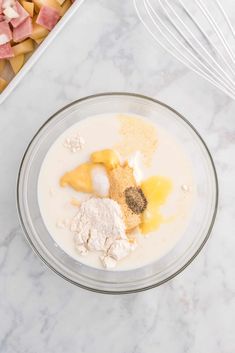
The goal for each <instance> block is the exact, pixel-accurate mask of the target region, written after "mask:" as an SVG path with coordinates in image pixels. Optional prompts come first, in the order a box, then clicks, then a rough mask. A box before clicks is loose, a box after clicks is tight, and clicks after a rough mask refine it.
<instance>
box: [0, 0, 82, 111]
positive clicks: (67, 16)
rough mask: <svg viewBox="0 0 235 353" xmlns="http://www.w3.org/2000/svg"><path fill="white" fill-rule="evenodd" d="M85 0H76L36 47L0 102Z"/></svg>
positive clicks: (1, 95) (0, 96) (0, 98)
mask: <svg viewBox="0 0 235 353" xmlns="http://www.w3.org/2000/svg"><path fill="white" fill-rule="evenodd" d="M83 1H84V0H75V2H74V3H73V4H72V6H71V7H70V8H69V9H68V11H67V12H66V13H65V15H64V16H63V17H62V18H61V19H60V21H59V22H58V23H57V25H56V26H55V27H54V28H53V30H52V31H51V32H50V33H49V34H48V36H47V37H46V38H45V40H44V41H43V42H42V43H41V44H40V45H39V46H38V48H36V50H35V52H34V53H33V54H32V56H31V57H30V58H29V59H28V60H27V62H26V63H25V65H24V66H23V67H22V69H21V70H20V71H19V72H18V73H17V74H16V76H15V77H14V78H13V79H12V80H11V81H10V83H9V84H8V86H7V87H6V88H5V89H4V91H3V92H2V93H0V104H1V103H2V102H3V101H4V100H5V99H6V98H7V97H8V95H9V94H10V93H11V92H12V91H13V89H14V88H15V87H16V86H17V85H18V83H19V82H20V81H21V80H22V78H23V77H24V76H25V74H26V73H27V72H28V71H29V70H30V69H31V67H32V66H33V65H34V64H35V62H36V61H37V60H38V59H39V57H40V56H41V55H42V53H43V52H44V50H45V49H46V48H47V47H48V46H49V44H50V43H51V42H52V41H53V39H54V38H55V37H56V36H57V35H58V33H59V32H60V31H61V29H62V28H63V27H64V25H65V24H66V22H67V21H68V20H69V19H70V18H71V17H72V16H73V15H74V13H75V12H76V11H77V9H78V8H79V7H80V6H81V4H82V3H83Z"/></svg>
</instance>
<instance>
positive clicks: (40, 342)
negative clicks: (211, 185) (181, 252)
mask: <svg viewBox="0 0 235 353" xmlns="http://www.w3.org/2000/svg"><path fill="white" fill-rule="evenodd" d="M104 91H127V92H137V93H142V94H145V95H149V96H152V97H155V98H157V99H159V100H162V101H163V102H165V103H167V104H169V105H171V106H173V107H174V108H175V109H176V110H178V111H179V112H180V113H182V114H183V115H184V116H186V117H187V118H188V119H189V121H190V122H191V123H192V124H194V126H195V127H196V128H197V129H198V131H199V132H200V133H201V135H202V136H203V138H204V139H205V141H206V143H207V144H208V146H209V149H210V150H211V152H212V155H213V157H214V161H215V164H216V168H217V172H218V177H219V183H220V201H219V210H218V216H217V220H216V223H215V226H214V229H213V232H212V235H211V238H210V240H209V241H208V243H207V244H206V246H205V248H204V249H203V250H202V252H201V253H200V255H199V256H198V257H197V258H196V259H195V261H194V262H193V263H192V264H191V265H190V266H189V267H188V268H187V269H186V270H185V271H184V272H183V273H181V274H180V275H179V276H177V277H176V278H175V279H173V280H171V281H170V282H168V283H166V284H164V285H162V286H161V287H159V288H156V289H152V290H149V291H147V292H143V293H138V294H133V295H122V296H107V295H101V294H95V293H91V292H88V291H85V290H82V289H80V288H76V287H75V286H73V285H71V284H69V283H66V282H65V281H64V280H63V279H61V278H60V277H58V276H57V275H55V274H54V273H52V272H51V271H50V270H49V269H48V268H46V267H45V265H44V264H42V262H41V261H40V260H39V259H38V258H37V257H36V255H35V254H34V253H33V252H32V250H31V248H30V247H29V246H28V244H27V243H26V242H25V240H24V236H23V232H22V230H21V228H20V225H19V221H18V217H17V211H16V200H15V198H16V191H15V188H16V176H17V171H18V167H19V163H20V161H21V158H22V154H23V153H24V150H25V148H26V147H27V144H28V143H29V141H30V139H31V137H32V135H33V134H34V133H35V132H36V131H37V129H38V128H39V127H40V125H41V124H42V123H44V122H45V120H46V119H47V118H48V117H49V116H50V115H51V114H52V113H54V112H55V111H56V110H58V109H59V108H61V107H62V106H64V105H65V104H68V103H69V102H71V101H73V100H75V99H77V98H80V97H83V96H86V95H90V94H94V93H98V92H104ZM0 144H1V148H0V155H1V158H0V160H1V174H0V195H1V197H0V229H1V237H0V326H1V329H0V352H1V353H44V352H48V353H64V352H66V353H73V352H84V353H88V352H89V353H90V352H102V353H109V352H112V353H120V352H122V353H127V352H128V353H146V352H147V353H151V352H153V353H155V352H164V353H171V352H174V353H178V352H180V353H182V352H184V353H189V352H190V353H191V352H192V353H194V352H197V353H204V352H213V353H234V352H235V336H234V327H235V251H234V249H235V207H234V204H235V182H234V180H235V157H234V156H235V102H233V101H232V100H231V99H230V98H228V97H226V96H225V95H224V94H222V93H220V92H219V91H218V90H216V89H215V88H214V87H212V86H211V85H210V84H209V83H207V82H205V81H203V80H202V79H201V78H200V77H198V76H196V75H195V74H193V73H192V72H190V71H189V70H188V69H186V68H185V67H183V66H182V65H181V64H180V63H178V62H176V61H175V59H173V58H172V57H170V56H169V55H168V54H166V52H164V51H163V50H162V49H161V48H160V47H158V46H157V45H156V44H155V43H154V42H153V41H152V39H151V38H150V37H149V35H148V33H147V32H146V31H145V29H144V28H143V26H142V25H141V24H140V22H139V20H138V19H137V16H136V14H135V11H134V8H133V4H132V0H125V1H117V0H98V1H95V0H86V1H85V3H84V4H83V5H82V7H81V8H80V9H79V10H78V11H77V13H76V14H75V15H74V17H73V18H72V20H71V21H70V22H69V23H68V24H67V25H66V27H65V28H64V29H63V31H62V32H61V34H60V35H59V36H58V38H57V39H56V40H55V41H54V42H53V44H52V45H51V46H50V47H49V48H48V49H47V50H46V52H45V53H44V54H43V56H42V57H41V58H40V60H39V61H38V62H37V64H36V65H35V66H34V68H33V69H32V70H31V71H30V72H29V74H28V75H27V76H26V77H25V78H24V79H23V81H22V82H21V83H20V85H19V86H18V87H17V88H16V89H15V91H14V92H13V93H12V94H11V95H10V97H9V98H8V99H7V100H6V101H5V102H4V103H3V104H2V105H1V106H0Z"/></svg>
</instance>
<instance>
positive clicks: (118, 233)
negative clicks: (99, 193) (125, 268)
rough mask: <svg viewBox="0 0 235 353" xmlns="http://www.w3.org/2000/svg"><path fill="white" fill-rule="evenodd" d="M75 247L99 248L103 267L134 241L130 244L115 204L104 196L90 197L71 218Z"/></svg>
mask: <svg viewBox="0 0 235 353" xmlns="http://www.w3.org/2000/svg"><path fill="white" fill-rule="evenodd" d="M70 229H71V231H72V232H73V233H74V244H75V247H76V249H77V251H78V252H79V253H80V254H82V255H86V254H87V252H88V251H101V252H102V255H101V257H100V259H101V261H102V263H103V265H104V266H105V267H107V268H112V267H115V265H116V262H117V261H118V260H121V259H122V258H124V257H126V256H127V255H128V254H129V253H130V251H132V250H133V249H134V248H135V247H136V245H135V244H131V243H130V242H129V241H128V238H127V236H126V233H125V223H124V221H123V218H122V211H121V208H120V206H119V204H118V203H117V202H116V201H113V200H111V199H108V198H104V199H99V198H90V199H89V200H86V201H84V202H82V203H81V206H80V207H79V211H78V213H77V214H76V216H75V217H74V218H73V220H72V222H71V228H70Z"/></svg>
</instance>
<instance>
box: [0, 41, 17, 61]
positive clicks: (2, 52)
mask: <svg viewBox="0 0 235 353" xmlns="http://www.w3.org/2000/svg"><path fill="white" fill-rule="evenodd" d="M13 56H14V53H13V50H12V47H11V45H10V43H6V44H3V45H0V59H7V58H12V57H13Z"/></svg>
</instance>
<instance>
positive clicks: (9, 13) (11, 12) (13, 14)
mask: <svg viewBox="0 0 235 353" xmlns="http://www.w3.org/2000/svg"><path fill="white" fill-rule="evenodd" d="M3 13H4V15H5V18H6V20H7V21H8V22H10V21H11V20H12V19H13V18H18V17H19V14H18V12H17V11H16V9H15V8H14V7H10V6H9V7H7V8H6V9H5V10H3Z"/></svg>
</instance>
